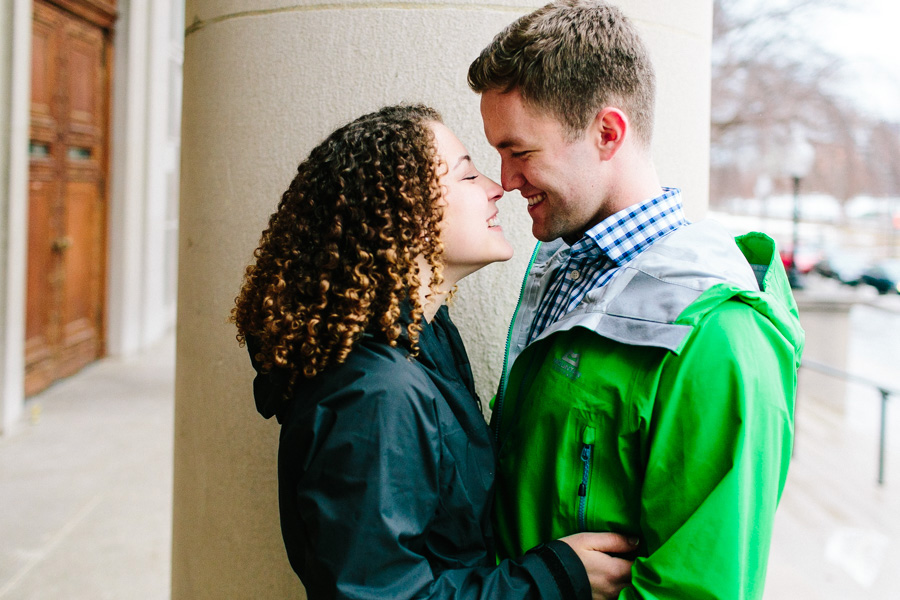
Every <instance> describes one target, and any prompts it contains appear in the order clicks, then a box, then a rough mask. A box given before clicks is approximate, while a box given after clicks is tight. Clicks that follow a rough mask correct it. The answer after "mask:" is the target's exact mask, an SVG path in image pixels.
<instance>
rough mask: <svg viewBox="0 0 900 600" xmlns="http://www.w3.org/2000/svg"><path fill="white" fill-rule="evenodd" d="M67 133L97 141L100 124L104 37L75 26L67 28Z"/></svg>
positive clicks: (82, 25) (84, 27)
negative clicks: (85, 136)
mask: <svg viewBox="0 0 900 600" xmlns="http://www.w3.org/2000/svg"><path fill="white" fill-rule="evenodd" d="M66 35H67V39H66V46H67V50H68V55H67V59H66V61H67V75H68V77H67V79H68V99H69V102H68V105H69V114H68V122H69V130H70V131H72V132H79V133H85V134H89V135H92V136H95V137H99V136H100V133H101V128H102V124H103V114H102V109H103V106H102V104H103V103H102V102H100V98H99V96H100V95H101V92H102V79H103V78H102V74H103V70H102V67H103V51H104V48H103V36H102V33H101V32H100V31H99V30H98V29H97V28H95V27H91V26H89V25H85V24H81V23H77V24H70V25H69V27H67V28H66Z"/></svg>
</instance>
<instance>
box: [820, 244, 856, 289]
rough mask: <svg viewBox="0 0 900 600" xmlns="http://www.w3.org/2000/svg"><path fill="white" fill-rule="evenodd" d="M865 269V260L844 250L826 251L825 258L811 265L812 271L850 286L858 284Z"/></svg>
mask: <svg viewBox="0 0 900 600" xmlns="http://www.w3.org/2000/svg"><path fill="white" fill-rule="evenodd" d="M865 270H866V261H865V260H864V259H863V258H862V257H861V256H859V255H858V254H853V253H852V252H847V251H845V250H833V251H830V252H826V253H825V258H823V259H822V260H820V261H819V262H817V263H816V265H815V266H814V267H813V271H815V272H816V273H818V274H819V275H822V276H823V277H828V278H829V279H835V280H837V281H840V282H841V283H843V284H845V285H850V286H856V285H859V283H860V281H861V280H862V274H863V271H865Z"/></svg>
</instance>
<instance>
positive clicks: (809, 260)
mask: <svg viewBox="0 0 900 600" xmlns="http://www.w3.org/2000/svg"><path fill="white" fill-rule="evenodd" d="M779 254H780V255H781V262H782V264H784V268H785V269H786V270H788V271H789V270H790V269H791V265H792V264H793V262H794V259H795V257H794V251H793V247H792V246H791V245H787V246H785V247H784V248H782V249H781V251H780V252H779ZM822 256H823V254H822V250H821V249H819V248H815V247H812V246H800V247H799V248H798V249H797V256H796V260H797V270H798V271H799V272H800V273H802V274H804V275H806V274H807V273H809V272H810V271H812V269H813V267H814V266H815V265H816V263H817V262H819V261H820V260H822Z"/></svg>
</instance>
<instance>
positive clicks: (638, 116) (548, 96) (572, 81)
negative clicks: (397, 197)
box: [469, 0, 803, 599]
mask: <svg viewBox="0 0 900 600" xmlns="http://www.w3.org/2000/svg"><path fill="white" fill-rule="evenodd" d="M469 84H470V86H471V87H472V89H473V90H475V91H476V92H478V93H480V94H481V112H482V118H483V120H484V130H485V134H486V136H487V139H488V141H489V142H490V143H491V145H493V146H494V147H495V148H496V149H497V150H498V152H499V153H500V156H501V160H502V169H501V183H502V185H503V187H504V188H505V189H506V190H508V191H511V190H518V191H519V192H520V193H521V194H522V196H523V197H524V198H525V199H526V200H527V201H528V212H529V214H530V215H531V218H532V221H533V225H532V231H533V233H534V235H535V237H537V238H538V239H539V240H540V241H541V242H542V243H539V244H538V247H537V248H536V249H535V254H534V256H533V257H532V260H531V264H530V266H529V272H528V274H527V276H526V280H525V283H524V284H523V287H522V294H521V298H520V300H519V305H518V306H517V308H516V312H515V314H514V316H513V326H512V327H511V328H510V336H509V340H508V353H507V357H506V363H505V365H504V371H503V374H502V379H501V383H500V389H499V391H498V395H497V398H496V401H495V404H494V407H493V408H494V412H493V416H492V420H491V426H492V428H493V429H494V432H495V434H496V437H497V441H498V443H499V458H500V468H499V473H498V478H497V494H498V495H497V499H496V502H495V506H496V509H495V520H496V524H497V535H498V537H499V538H500V539H499V542H500V544H499V545H500V547H501V548H502V553H503V554H504V556H517V555H519V554H521V553H522V552H524V551H525V550H527V549H528V548H531V547H533V546H534V545H535V544H538V543H540V542H542V541H545V540H551V539H555V538H558V537H560V536H562V535H565V534H568V533H572V532H574V531H614V532H617V533H621V534H625V535H629V536H636V537H639V538H640V546H639V551H638V555H637V557H636V560H635V562H634V565H633V567H632V583H631V585H630V586H629V587H626V588H625V589H624V590H623V591H622V594H621V596H620V597H621V598H692V599H697V598H717V599H727V598H760V597H761V596H762V592H763V584H764V580H765V571H766V562H767V557H768V551H769V543H770V538H771V533H772V526H773V519H774V513H775V508H776V506H777V504H778V500H779V498H780V496H781V492H782V490H783V487H784V483H785V478H786V474H787V467H788V462H789V460H790V454H791V444H792V435H793V408H794V395H795V390H796V374H797V368H798V367H799V362H800V353H801V350H802V345H803V332H802V330H801V328H800V325H799V321H798V318H797V309H796V304H795V303H794V300H793V298H792V296H791V292H790V288H789V286H788V284H787V278H786V275H785V273H784V269H783V267H782V266H781V263H780V261H779V260H778V254H777V252H776V250H775V247H774V244H773V242H772V241H771V240H770V239H769V238H768V237H766V236H765V235H763V234H758V233H754V234H748V235H745V236H742V237H740V238H737V240H735V239H734V238H732V237H730V236H729V235H728V234H727V233H725V232H724V231H723V230H722V229H721V228H720V227H719V226H717V225H715V224H712V223H708V222H701V223H696V224H689V223H688V222H687V221H686V220H685V218H684V214H683V211H682V203H681V193H680V191H679V190H678V189H674V188H663V187H661V186H660V182H659V180H658V177H657V174H656V171H655V169H654V166H653V164H652V161H651V158H650V142H651V137H652V125H653V104H654V87H655V83H654V75H653V70H652V67H651V65H650V60H649V57H648V55H647V51H646V49H645V47H644V45H643V43H642V42H641V40H640V37H639V36H638V34H637V32H636V30H635V28H634V26H633V25H632V24H631V23H630V22H629V21H628V20H627V19H626V18H625V17H624V16H623V14H622V13H621V11H619V10H618V9H616V8H615V7H613V6H610V5H608V4H605V3H603V2H595V1H589V0H562V1H558V2H555V3H553V4H549V5H547V6H545V7H543V8H541V9H538V10H536V11H535V12H533V13H531V14H529V15H526V16H525V17H522V18H521V19H519V20H518V21H516V22H515V23H513V24H512V25H510V26H509V27H508V28H507V29H506V30H504V31H503V32H501V33H500V34H499V35H498V36H497V37H496V38H495V39H494V41H493V42H492V43H491V44H490V45H489V46H488V47H487V48H485V50H484V51H483V52H482V53H481V55H480V56H479V57H478V58H477V59H476V60H475V62H474V63H473V64H472V65H471V66H470V68H469Z"/></svg>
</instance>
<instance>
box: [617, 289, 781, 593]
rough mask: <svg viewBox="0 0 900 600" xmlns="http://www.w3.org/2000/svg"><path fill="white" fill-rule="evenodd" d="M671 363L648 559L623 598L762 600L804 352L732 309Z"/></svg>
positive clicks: (731, 305) (646, 527) (652, 483)
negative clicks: (798, 361)
mask: <svg viewBox="0 0 900 600" xmlns="http://www.w3.org/2000/svg"><path fill="white" fill-rule="evenodd" d="M669 358H671V359H672V360H671V362H670V363H668V364H667V365H665V366H664V367H663V369H664V370H663V374H662V377H661V378H660V383H659V390H658V391H657V399H656V401H655V404H654V408H653V412H652V419H651V424H650V426H649V430H648V435H647V446H646V448H647V455H646V461H647V467H646V478H645V481H644V486H643V490H642V496H641V498H642V500H641V504H642V506H641V529H642V536H643V538H644V540H643V541H644V543H645V544H646V550H647V554H648V555H647V556H646V557H643V558H638V559H637V560H636V561H635V564H634V567H633V569H632V574H633V578H632V586H633V587H629V588H627V589H626V590H624V591H623V592H622V594H621V596H620V597H621V598H625V599H633V598H692V599H693V600H703V599H718V600H727V599H731V598H735V599H737V598H740V599H752V598H761V597H762V593H763V584H764V581H765V573H766V564H767V558H768V553H769V543H770V539H771V534H772V528H773V520H774V516H775V509H776V506H777V504H778V501H779V499H780V497H781V492H782V490H783V488H784V483H785V478H786V476H787V468H788V463H789V460H790V454H791V444H792V437H793V406H794V393H795V389H796V370H795V366H794V358H795V357H794V351H793V347H792V346H791V345H790V344H788V343H787V342H786V341H785V340H784V338H782V337H781V335H780V334H779V333H778V332H777V330H776V329H775V328H774V326H773V325H772V324H771V323H770V322H769V321H768V320H766V319H765V318H764V317H762V316H761V315H759V314H758V313H757V312H756V311H754V310H752V309H751V308H750V307H748V306H746V305H744V304H742V303H740V302H736V301H732V302H726V303H725V304H723V305H722V306H720V307H719V308H717V309H716V310H714V311H713V312H711V313H710V314H709V315H707V316H706V317H705V318H704V320H703V321H701V323H700V325H699V326H698V328H697V329H696V330H695V332H694V334H693V337H692V338H691V339H690V340H689V341H688V343H687V345H686V346H685V348H684V349H683V350H682V352H681V353H680V354H679V355H678V356H675V355H671V356H670V357H669Z"/></svg>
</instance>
